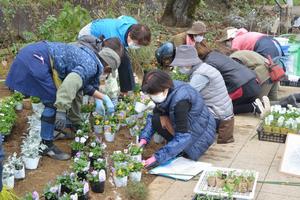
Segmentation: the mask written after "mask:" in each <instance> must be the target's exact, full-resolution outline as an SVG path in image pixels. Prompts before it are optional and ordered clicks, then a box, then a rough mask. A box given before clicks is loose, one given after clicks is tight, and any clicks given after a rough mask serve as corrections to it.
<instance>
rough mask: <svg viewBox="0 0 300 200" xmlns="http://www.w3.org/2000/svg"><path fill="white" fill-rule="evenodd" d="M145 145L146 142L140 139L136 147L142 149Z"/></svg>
mask: <svg viewBox="0 0 300 200" xmlns="http://www.w3.org/2000/svg"><path fill="white" fill-rule="evenodd" d="M146 144H147V140H145V139H141V140H140V142H139V143H138V147H140V148H144V146H145V145H146Z"/></svg>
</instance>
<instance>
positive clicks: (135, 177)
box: [128, 160, 144, 182]
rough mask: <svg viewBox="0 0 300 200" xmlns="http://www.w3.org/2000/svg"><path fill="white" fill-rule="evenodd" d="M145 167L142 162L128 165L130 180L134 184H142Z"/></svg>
mask: <svg viewBox="0 0 300 200" xmlns="http://www.w3.org/2000/svg"><path fill="white" fill-rule="evenodd" d="M143 167H144V165H143V163H142V162H139V161H135V160H132V161H130V162H129V164H128V168H129V172H130V173H129V178H130V180H131V181H133V182H140V181H141V178H142V169H143Z"/></svg>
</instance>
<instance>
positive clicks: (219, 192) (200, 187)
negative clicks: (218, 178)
mask: <svg viewBox="0 0 300 200" xmlns="http://www.w3.org/2000/svg"><path fill="white" fill-rule="evenodd" d="M217 171H221V172H222V173H224V174H229V173H230V172H232V171H233V173H234V174H235V175H241V174H243V173H246V172H247V173H249V172H250V173H253V175H254V178H255V179H254V184H253V188H252V191H251V192H246V193H239V192H233V193H232V196H231V197H232V198H237V199H253V198H254V194H255V188H256V184H257V179H258V172H256V171H253V170H242V169H231V168H217V167H211V168H209V169H207V170H205V171H203V173H202V174H201V175H200V179H199V181H198V183H197V185H196V186H195V188H194V192H195V193H196V194H200V195H201V194H203V195H208V196H214V197H217V198H220V197H221V198H224V197H227V198H228V197H229V195H228V193H226V192H224V191H223V189H222V188H217V187H209V186H208V183H207V178H208V176H209V174H211V173H215V172H217Z"/></svg>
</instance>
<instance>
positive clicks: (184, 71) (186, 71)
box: [178, 67, 192, 74]
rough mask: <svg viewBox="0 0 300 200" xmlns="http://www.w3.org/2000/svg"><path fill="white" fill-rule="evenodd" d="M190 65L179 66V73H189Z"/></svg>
mask: <svg viewBox="0 0 300 200" xmlns="http://www.w3.org/2000/svg"><path fill="white" fill-rule="evenodd" d="M191 69H192V67H179V70H178V71H179V72H180V73H181V74H189V73H190V71H191Z"/></svg>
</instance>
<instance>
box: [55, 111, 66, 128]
mask: <svg viewBox="0 0 300 200" xmlns="http://www.w3.org/2000/svg"><path fill="white" fill-rule="evenodd" d="M66 123H67V116H66V113H65V112H61V111H56V119H55V128H56V129H59V130H62V129H64V128H65V127H66Z"/></svg>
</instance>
